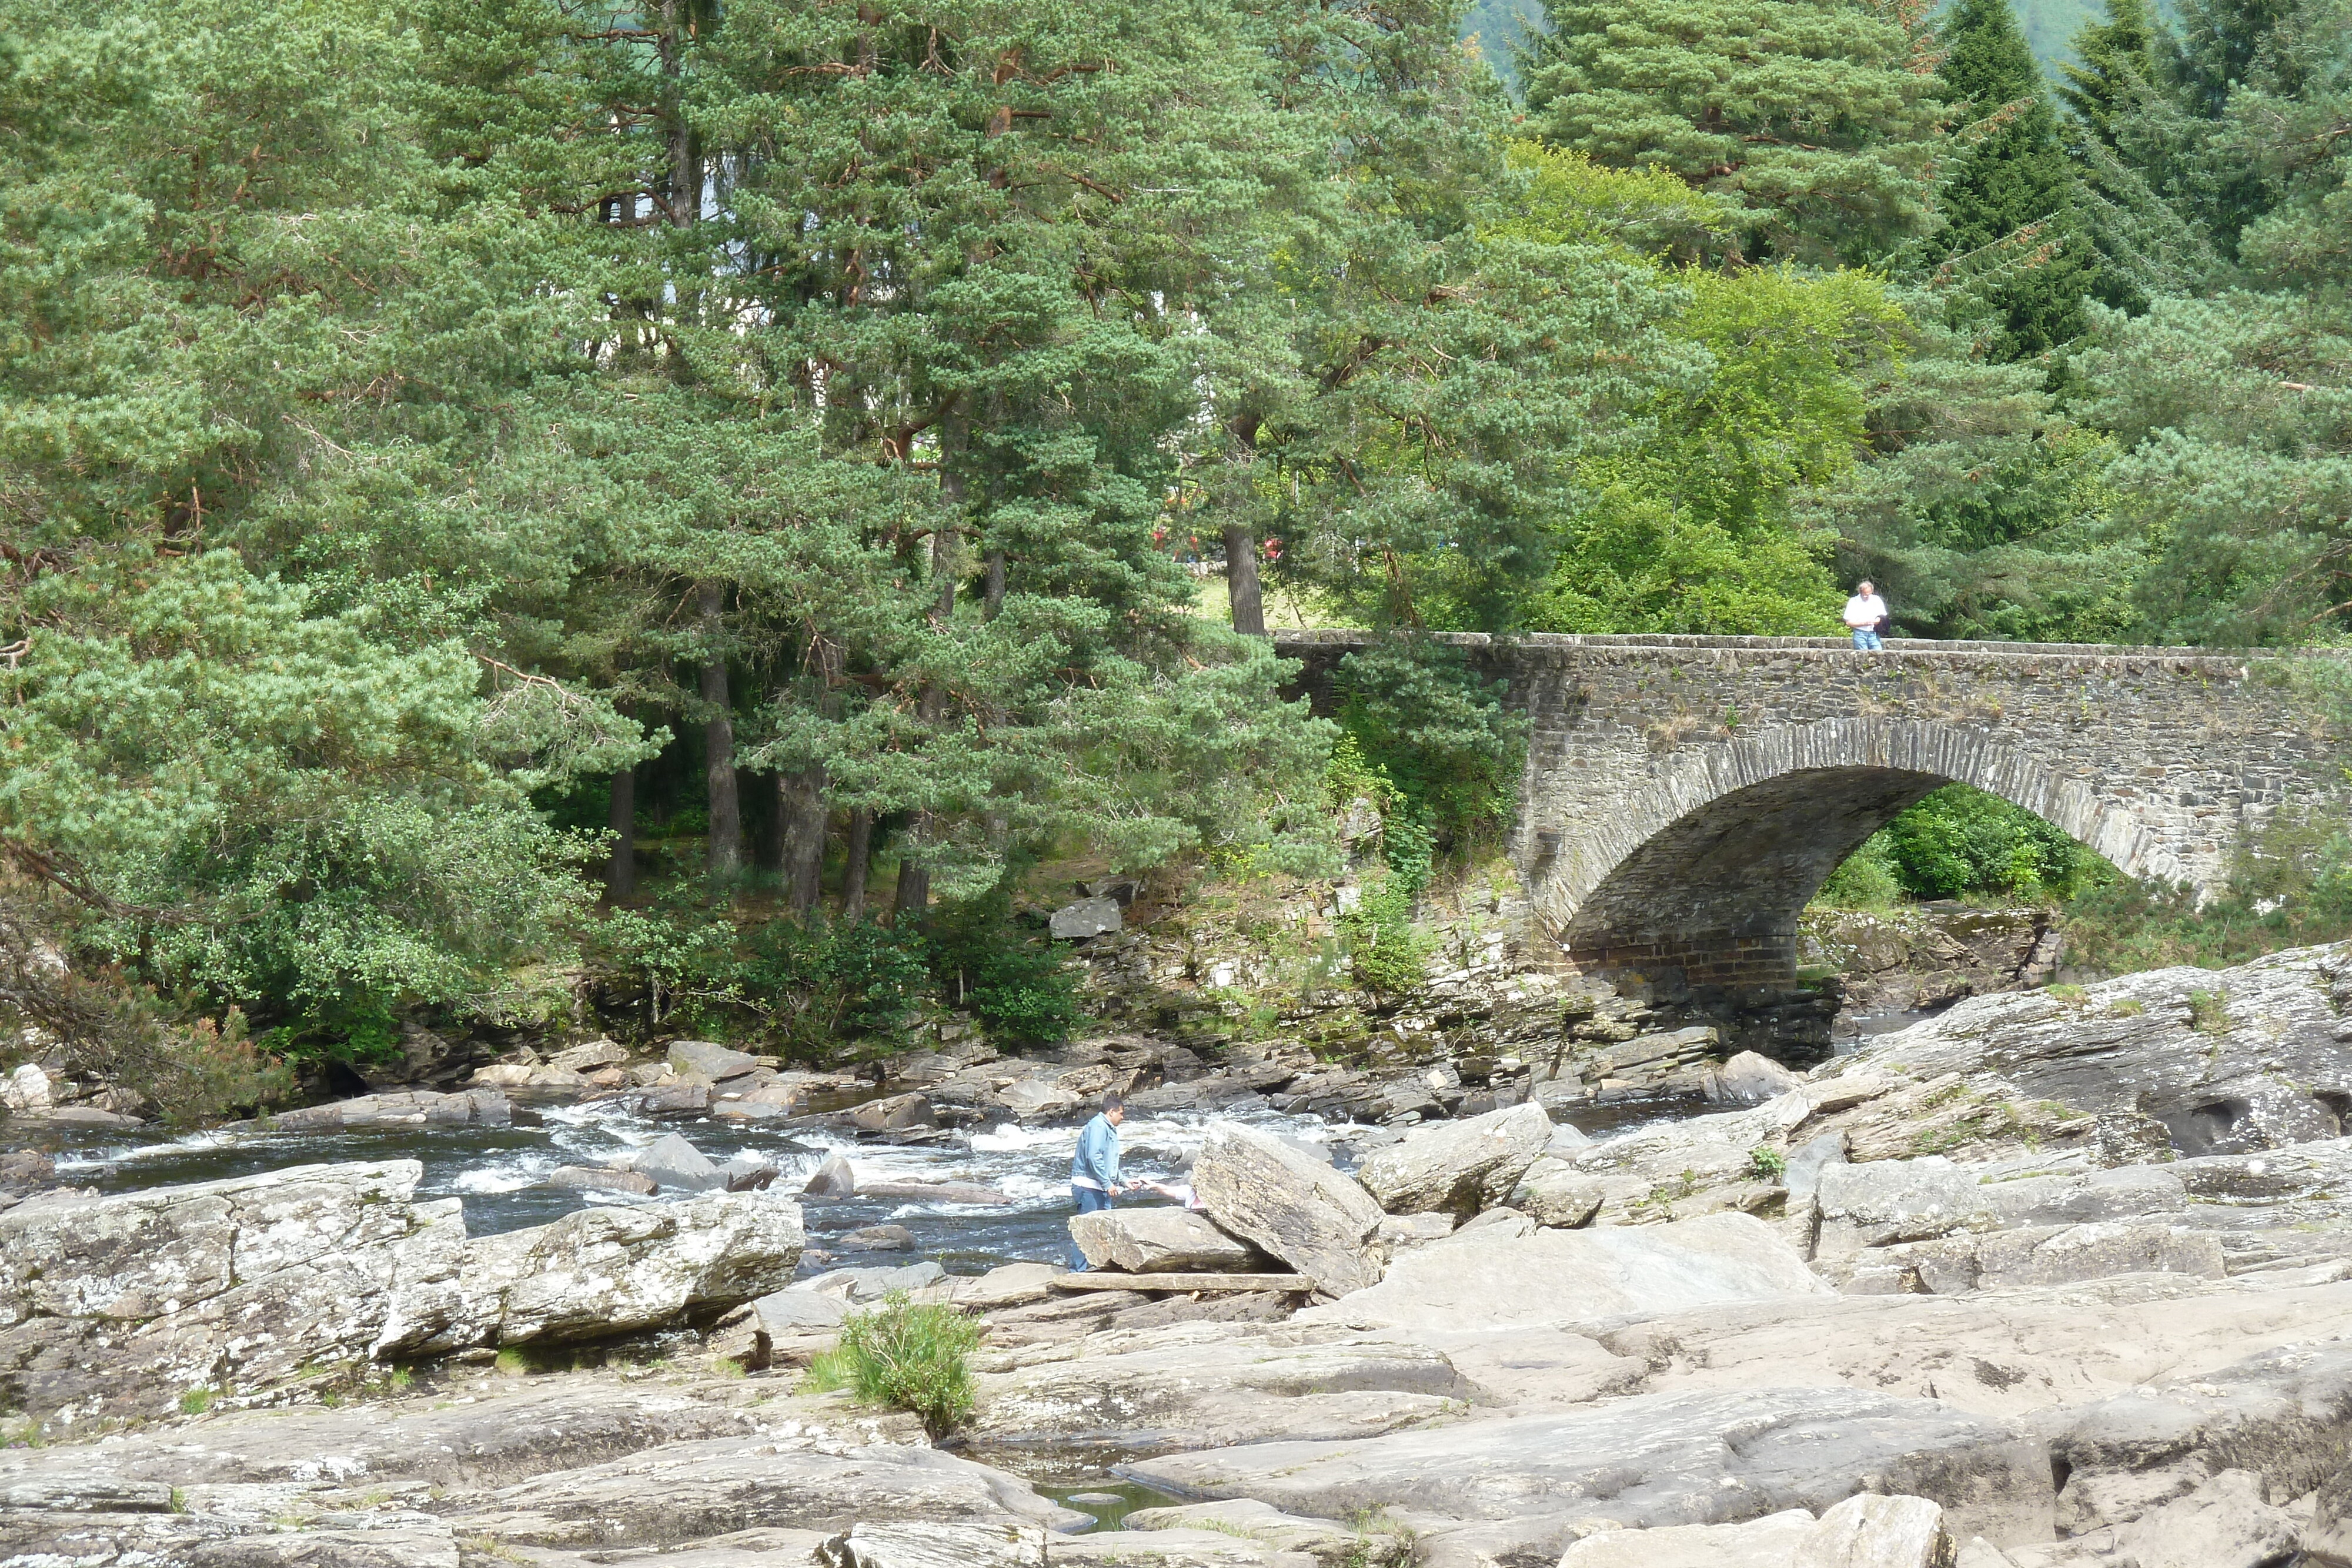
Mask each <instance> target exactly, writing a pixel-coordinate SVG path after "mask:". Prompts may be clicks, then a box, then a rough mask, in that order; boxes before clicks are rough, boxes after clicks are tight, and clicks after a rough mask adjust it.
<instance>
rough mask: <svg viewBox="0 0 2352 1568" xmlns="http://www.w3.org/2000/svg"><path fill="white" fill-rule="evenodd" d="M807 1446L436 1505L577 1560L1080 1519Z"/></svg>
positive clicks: (901, 1457)
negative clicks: (700, 1544)
mask: <svg viewBox="0 0 2352 1568" xmlns="http://www.w3.org/2000/svg"><path fill="white" fill-rule="evenodd" d="M808 1442H809V1440H808V1439H806V1438H789V1437H784V1438H767V1439H753V1440H751V1441H745V1440H743V1439H740V1438H726V1439H715V1440H712V1441H708V1442H699V1443H673V1444H670V1445H668V1446H667V1447H665V1448H654V1449H649V1450H646V1452H644V1453H640V1454H635V1455H632V1456H631V1457H629V1458H625V1459H621V1460H617V1461H614V1462H611V1463H607V1464H603V1465H592V1466H588V1467H585V1468H583V1469H572V1470H562V1471H556V1472H552V1473H550V1474H547V1475H543V1476H540V1477H536V1478H534V1479H530V1480H528V1481H524V1482H523V1483H521V1484H520V1485H519V1486H512V1487H507V1488H504V1489H502V1490H499V1491H496V1492H492V1493H489V1494H488V1495H487V1496H476V1497H472V1498H464V1499H458V1498H452V1499H448V1500H445V1501H444V1502H443V1503H442V1504H440V1505H439V1506H440V1509H441V1511H442V1512H443V1513H444V1514H445V1515H446V1516H447V1517H448V1518H449V1520H450V1521H451V1523H452V1525H453V1526H454V1527H455V1528H456V1529H457V1532H458V1533H459V1534H460V1535H461V1536H487V1537H488V1538H489V1539H490V1540H492V1541H497V1542H518V1543H520V1544H528V1545H540V1546H551V1547H562V1548H571V1549H574V1550H576V1549H579V1548H583V1547H587V1546H615V1545H662V1544H667V1543H669V1542H687V1541H698V1540H700V1539H702V1538H703V1537H705V1536H711V1535H719V1534H721V1533H724V1532H726V1531H737V1530H746V1529H752V1528H764V1529H778V1530H826V1531H840V1532H846V1531H850V1530H852V1529H854V1528H855V1527H856V1526H857V1525H859V1524H860V1523H866V1524H873V1523H877V1522H884V1523H906V1522H922V1523H937V1524H962V1523H982V1524H1010V1525H1019V1524H1030V1525H1038V1526H1042V1527H1044V1528H1045V1529H1049V1530H1061V1529H1067V1528H1069V1527H1070V1526H1072V1525H1074V1524H1077V1523H1080V1522H1083V1521H1084V1520H1085V1518H1086V1516H1085V1515H1084V1514H1081V1513H1077V1512H1076V1511H1072V1510H1069V1509H1066V1508H1060V1507H1057V1506H1055V1504H1052V1503H1049V1502H1047V1501H1046V1500H1045V1499H1043V1498H1041V1497H1039V1496H1038V1495H1037V1494H1036V1493H1035V1492H1034V1490H1031V1489H1030V1486H1029V1483H1028V1482H1026V1481H1024V1480H1022V1479H1019V1478H1018V1477H1015V1476H1010V1475H1007V1474H1005V1473H1004V1472H1003V1471H1002V1470H997V1469H990V1468H989V1467H988V1466H986V1465H977V1464H974V1463H972V1462H971V1460H969V1459H960V1458H956V1457H955V1456H954V1455H952V1454H944V1453H941V1452H940V1451H939V1450H938V1449H936V1448H908V1447H898V1446H895V1445H883V1446H867V1447H864V1448H849V1449H846V1450H843V1451H838V1452H833V1453H823V1452H819V1451H817V1450H816V1449H815V1448H812V1447H810V1446H808Z"/></svg>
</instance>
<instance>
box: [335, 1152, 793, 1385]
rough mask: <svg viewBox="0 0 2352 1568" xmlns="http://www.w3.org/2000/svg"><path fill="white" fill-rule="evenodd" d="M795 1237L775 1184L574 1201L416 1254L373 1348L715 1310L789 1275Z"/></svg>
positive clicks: (789, 1204)
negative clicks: (521, 1226) (542, 1217)
mask: <svg viewBox="0 0 2352 1568" xmlns="http://www.w3.org/2000/svg"><path fill="white" fill-rule="evenodd" d="M463 1234H464V1232H463V1225H462V1222H460V1225H459V1227H458V1230H457V1238H459V1239H461V1240H460V1241H459V1244H458V1245H457V1246H454V1247H448V1248H445V1249H440V1250H439V1251H438V1253H437V1255H436V1256H431V1257H429V1258H425V1257H420V1258H419V1259H418V1260H415V1262H413V1264H412V1270H413V1273H412V1277H411V1278H409V1279H407V1280H404V1281H403V1282H402V1287H401V1289H400V1291H398V1293H397V1294H396V1295H395V1297H394V1302H393V1307H394V1311H393V1315H392V1319H391V1321H390V1322H388V1323H387V1324H386V1325H385V1327H384V1329H383V1334H382V1336H381V1337H380V1338H379V1340H378V1341H377V1343H375V1344H374V1345H373V1347H372V1348H373V1353H374V1354H376V1355H377V1356H378V1357H379V1358H382V1359H387V1360H391V1359H402V1358H409V1357H416V1356H423V1355H434V1354H442V1353H444V1352H446V1351H451V1350H460V1349H463V1348H465V1347H467V1346H468V1345H479V1344H499V1345H509V1344H527V1343H531V1342H533V1341H577V1340H592V1339H603V1338H606V1337H609V1336H611V1335H614V1334H621V1333H635V1331H637V1330H639V1329H647V1328H653V1327H656V1325H659V1324H662V1323H667V1322H677V1321H678V1320H680V1319H691V1318H698V1317H703V1316H716V1315H717V1314H718V1313H719V1312H721V1311H723V1310H725V1309H726V1308H729V1307H733V1306H739V1305H740V1304H742V1303H744V1302H746V1301H752V1300H754V1299H756V1298H758V1297H760V1296H762V1295H765V1294H767V1293H768V1292H769V1291H774V1290H778V1289H780V1288H782V1286H783V1285H784V1284H785V1283H787V1282H788V1281H790V1280H791V1279H792V1277H793V1270H795V1269H797V1268H798V1267H799V1266H800V1260H801V1249H802V1247H803V1241H804V1237H803V1231H802V1228H801V1210H800V1206H799V1205H798V1204H796V1203H794V1202H793V1201H792V1200H791V1199H790V1198H788V1197H783V1196H782V1195H781V1194H771V1193H765V1192H740V1193H729V1192H713V1193H706V1194H705V1195H703V1196H702V1197H697V1198H693V1199H690V1200H688V1201H686V1202H683V1203H657V1204H645V1205H640V1206H635V1207H626V1208H609V1207H608V1208H583V1209H581V1210H579V1211H577V1212H575V1213H572V1214H567V1215H565V1216H564V1217H563V1218H561V1219H559V1220H557V1221H555V1222H554V1223H553V1224H552V1225H541V1226H537V1227H535V1228H531V1229H529V1230H510V1231H508V1232H507V1233H506V1234H504V1235H501V1236H484V1237H479V1238H476V1239H470V1240H462V1237H463Z"/></svg>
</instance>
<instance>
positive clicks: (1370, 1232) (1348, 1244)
mask: <svg viewBox="0 0 2352 1568" xmlns="http://www.w3.org/2000/svg"><path fill="white" fill-rule="evenodd" d="M1192 1188H1193V1191H1194V1192H1195V1193H1197V1194H1198V1195H1199V1197H1200V1200H1201V1203H1202V1207H1204V1208H1205V1209H1206V1210H1207V1211H1208V1215H1209V1218H1211V1219H1213V1220H1214V1221H1216V1224H1217V1228H1219V1229H1220V1230H1223V1231H1224V1232H1225V1233H1226V1234H1228V1235H1231V1236H1237V1237H1240V1238H1242V1239H1244V1240H1247V1241H1252V1242H1255V1243H1256V1244H1257V1246H1258V1247H1259V1248H1260V1249H1262V1250H1264V1251H1265V1252H1266V1253H1268V1254H1270V1255H1271V1256H1273V1257H1276V1258H1279V1259H1281V1260H1283V1261H1284V1262H1286V1263H1287V1264H1289V1265H1290V1266H1291V1267H1292V1268H1293V1269H1296V1270H1297V1271H1298V1272H1300V1273H1302V1274H1305V1275H1307V1276H1308V1277H1309V1278H1311V1279H1312V1280H1314V1281H1315V1283H1316V1287H1317V1288H1318V1290H1320V1291H1324V1292H1325V1293H1327V1294H1328V1295H1333V1296H1344V1295H1346V1294H1347V1293H1348V1292H1349V1291H1357V1290H1361V1289H1362V1288H1363V1287H1365V1286H1367V1285H1370V1284H1371V1283H1373V1282H1374V1281H1377V1280H1379V1278H1380V1276H1381V1260H1380V1256H1379V1253H1378V1250H1377V1245H1376V1244H1377V1240H1378V1238H1379V1235H1380V1228H1381V1208H1380V1206H1379V1205H1378V1204H1376V1203H1374V1202H1373V1201H1372V1200H1371V1198H1370V1197H1368V1196H1366V1194H1365V1192H1364V1189H1363V1188H1362V1187H1360V1186H1357V1185H1356V1183H1355V1182H1353V1181H1351V1180H1349V1178H1348V1177H1346V1176H1341V1175H1339V1173H1338V1172H1337V1171H1335V1170H1333V1169H1332V1168H1331V1167H1330V1166H1328V1165H1323V1164H1320V1163H1318V1162H1317V1161H1315V1160H1312V1159H1309V1158H1308V1157H1307V1156H1306V1155H1302V1154H1300V1153H1298V1152H1297V1150H1295V1149H1292V1148H1290V1147H1289V1146H1288V1145H1285V1144H1284V1143H1283V1142H1282V1141H1281V1140H1280V1139H1277V1138H1275V1137H1271V1136H1269V1135H1268V1134H1264V1133H1261V1132H1258V1131H1257V1130H1256V1129H1255V1128H1251V1127H1242V1126H1236V1125H1234V1124H1230V1123H1228V1124H1223V1125H1222V1126H1219V1127H1218V1128H1217V1129H1216V1130H1215V1131H1214V1132H1213V1134H1211V1135H1210V1138H1209V1141H1208V1145H1207V1146H1206V1147H1205V1148H1203V1149H1202V1151H1201V1157H1200V1159H1199V1160H1198V1161H1197V1162H1196V1163H1195V1164H1194V1166H1193V1167H1192Z"/></svg>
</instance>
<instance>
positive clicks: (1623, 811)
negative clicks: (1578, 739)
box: [1527, 716, 2196, 984]
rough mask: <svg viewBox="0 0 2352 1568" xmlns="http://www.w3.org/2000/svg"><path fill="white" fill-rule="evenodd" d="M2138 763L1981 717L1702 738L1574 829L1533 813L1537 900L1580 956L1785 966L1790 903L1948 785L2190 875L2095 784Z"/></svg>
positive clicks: (1754, 970)
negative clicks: (2110, 760)
mask: <svg viewBox="0 0 2352 1568" xmlns="http://www.w3.org/2000/svg"><path fill="white" fill-rule="evenodd" d="M2136 761H2137V759H2136V758H2116V759H2115V766H2114V767H2112V768H2107V769H2105V770H2103V771H2102V772H2100V773H2098V774H2091V773H2088V772H2085V773H2083V774H2068V773H2061V772H2059V771H2057V770H2055V769H2053V768H2052V767H2051V766H2050V765H2049V764H2047V763H2045V762H2044V761H2042V760H2041V759H2039V758H2035V757H2033V756H2032V755H2031V754H2029V753H2028V752H2026V751H2024V750H2022V749H2021V748H2020V747H2017V746H2014V745H2011V744H2007V743H2005V742H2004V741H2003V740H2002V739H2000V738H1999V737H1996V736H1995V735H1994V734H1993V733H1992V732H1991V731H1990V729H1989V728H1988V727H1982V726H1979V725H1972V724H1969V723H1966V722H1961V723H1953V722H1949V721H1937V720H1923V719H1906V718H1899V717H1887V716H1862V717H1853V718H1831V719H1823V720H1820V721H1817V722H1814V723H1810V724H1801V725H1790V726H1785V727H1776V728H1770V729H1765V730H1761V731H1759V732H1756V733H1752V734H1742V735H1738V736H1736V737H1730V738H1727V739H1724V740H1720V741H1711V742H1704V743H1701V744H1699V745H1697V746H1692V747H1686V748H1684V749H1681V750H1678V751H1676V752H1675V753H1672V754H1669V755H1668V756H1667V757H1666V758H1664V759H1662V762H1661V764H1660V765H1658V771H1656V772H1655V773H1654V774H1653V775H1652V777H1651V778H1650V779H1648V780H1647V781H1645V782H1644V783H1643V785H1642V786H1641V787H1639V788H1637V789H1632V790H1628V791H1626V792H1624V793H1623V794H1622V795H1619V796H1618V797H1617V798H1615V799H1614V800H1611V801H1610V803H1609V810H1607V811H1606V812H1605V814H1601V815H1600V816H1599V818H1598V820H1591V819H1588V820H1587V821H1585V822H1584V823H1583V824H1582V828H1581V831H1579V832H1577V833H1575V834H1573V835H1566V834H1549V835H1548V834H1546V833H1545V832H1544V831H1542V829H1543V824H1542V823H1540V822H1536V823H1530V824H1529V826H1530V828H1531V829H1532V830H1533V831H1530V832H1529V833H1528V838H1527V841H1528V844H1529V845H1530V847H1531V848H1532V849H1534V850H1535V851H1536V855H1535V857H1534V863H1533V864H1531V865H1530V866H1529V867H1528V869H1529V871H1530V873H1532V878H1531V880H1532V881H1533V883H1534V885H1535V889H1536V901H1535V902H1536V909H1537V913H1538V918H1539V919H1541V920H1542V921H1543V922H1544V924H1545V925H1547V926H1548V927H1549V930H1551V931H1552V932H1553V933H1555V934H1556V935H1557V936H1559V941H1560V945H1561V946H1562V947H1563V948H1564V949H1565V950H1566V951H1567V953H1568V955H1569V956H1570V961H1571V962H1573V963H1575V964H1576V965H1577V966H1578V967H1581V968H1586V969H1591V970H1602V969H1615V970H1623V969H1628V968H1639V969H1650V970H1663V969H1669V968H1670V969H1674V970H1676V971H1680V972H1681V973H1683V974H1684V975H1685V977H1687V978H1689V979H1690V980H1691V981H1692V982H1694V983H1710V984H1732V983H1746V982H1760V981H1770V980H1776V979H1785V978H1786V977H1788V976H1789V975H1790V973H1791V972H1792V971H1793V967H1794V963H1795V932H1796V921H1797V915H1798V913H1799V911H1801V909H1802V908H1803V907H1804V905H1805V904H1807V903H1808V902H1809V901H1810V900H1811V897H1812V895H1813V894H1814V893H1815V892H1816V891H1818V890H1819V888H1820V886H1821V884H1822V882H1823V880H1825V879H1826V878H1827V877H1828V876H1829V874H1830V873H1831V872H1832V871H1834V870H1835V869H1836V868H1837V865H1838V863H1839V862H1841V861H1843V859H1844V858H1845V857H1846V856H1847V855H1849V854H1851V853H1852V852H1853V851H1854V850H1855V849H1856V848H1857V847H1859V846H1860V845H1861V843H1862V841H1864V839H1866V838H1868V837H1869V836H1870V835H1871V834H1872V833H1874V832H1875V831H1877V830H1878V829H1880V828H1882V827H1884V826H1885V824H1886V823H1887V822H1888V821H1892V820H1893V819H1894V818H1895V816H1896V815H1897V814H1898V813H1900V812H1901V811H1902V810H1904V809H1905V808H1906V807H1907V806H1910V805H1912V804H1914V803H1915V802H1916V801H1917V800H1920V799H1921V798H1922V797H1924V796H1926V795H1927V794H1928V793H1930V792H1931V791H1933V790H1935V789H1937V788H1939V787H1941V786H1942V785H1944V784H1947V783H1950V782H1959V783H1964V784H1971V785H1974V786H1975V787H1977V788H1978V789H1983V790H1985V791H1987V792H1988V793H1990V794H1994V795H1999V796H2000V797H2001V798H2002V799H2004V800H2011V801H2013V802H2014V803H2016V804H2017V805H2020V806H2022V807H2024V808H2025V809H2026V810H2029V811H2032V812H2033V813H2034V814H2035V815H2037V816H2039V817H2041V818H2042V819H2043V820H2044V821H2048V822H2050V823H2051V824H2053V826H2055V827H2057V828H2058V829H2059V830H2060V831H2063V832H2065V833H2067V834H2069V835H2071V836H2072V837H2074V839H2076V840H2078V841H2081V842H2083V843H2084V844H2087V845H2088V846H2090V847H2091V848H2092V849H2093V850H2095V851H2096V852H2098V853H2100V854H2102V855H2104V856H2105V857H2106V858H2107V859H2108V860H2110V861H2113V862H2115V863H2116V865H2117V866H2119V867H2121V868H2122V869H2123V870H2124V871H2126V873H2130V874H2132V875H2135V876H2155V877H2159V878H2163V879H2165V880H2168V881H2178V880H2196V879H2195V878H2193V877H2192V876H2190V874H2189V872H2188V870H2187V868H2184V867H2183V866H2182V865H2181V864H2180V863H2179V861H2178V860H2177V858H2176V857H2175V856H2174V855H2173V854H2172V853H2171V852H2169V851H2168V850H2166V849H2165V848H2164V847H2163V846H2161V845H2160V844H2159V843H2158V842H2157V841H2156V840H2155V838H2154V837H2153V836H2152V835H2151V834H2150V833H2149V832H2148V831H2147V827H2146V825H2145V824H2144V823H2143V822H2141V821H2139V820H2138V816H2137V810H2136V802H2135V800H2133V799H2132V798H2130V797H2128V796H2125V797H2116V796H2110V795H2107V794H2105V792H2104V791H2103V789H2102V785H2103V783H2105V781H2106V780H2107V779H2109V778H2112V777H2113V776H2115V775H2117V774H2123V773H2127V772H2128V771H2129V769H2130V767H2131V765H2132V764H2133V763H2134V762H2136ZM1540 794H1541V792H1540V791H1535V790H1531V791H1530V796H1531V798H1539V797H1540ZM1555 846H1556V847H1555ZM1547 852H1549V853H1547Z"/></svg>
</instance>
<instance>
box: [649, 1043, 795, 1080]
mask: <svg viewBox="0 0 2352 1568" xmlns="http://www.w3.org/2000/svg"><path fill="white" fill-rule="evenodd" d="M768 1060H769V1061H774V1060H775V1059H774V1058H773V1057H770V1058H769V1059H768ZM764 1065H765V1063H763V1062H761V1060H760V1059H759V1058H758V1057H756V1056H753V1055H752V1054H751V1052H749V1051H732V1050H730V1049H729V1048H728V1047H726V1046H723V1045H719V1044H718V1043H716V1042H715V1041H712V1040H671V1041H670V1042H669V1070H670V1071H672V1072H675V1073H677V1075H678V1076H679V1077H680V1078H699V1079H702V1080H705V1081H706V1082H712V1083H716V1082H719V1080H720V1079H722V1078H740V1077H741V1076H742V1075H743V1074H744V1073H747V1072H750V1071H753V1070H754V1069H756V1068H759V1067H761V1066H764Z"/></svg>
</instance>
